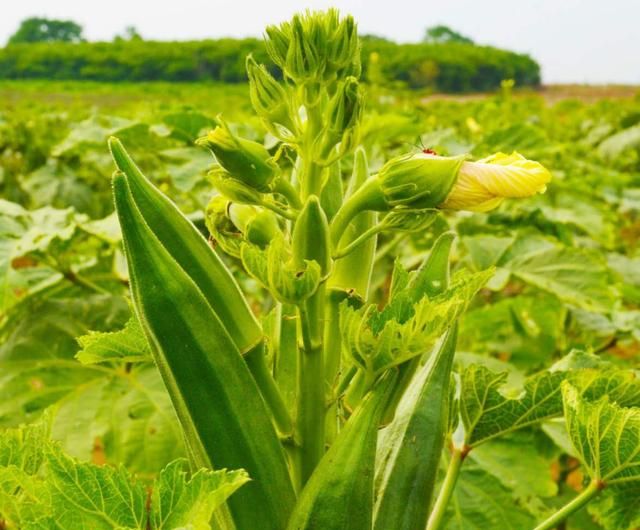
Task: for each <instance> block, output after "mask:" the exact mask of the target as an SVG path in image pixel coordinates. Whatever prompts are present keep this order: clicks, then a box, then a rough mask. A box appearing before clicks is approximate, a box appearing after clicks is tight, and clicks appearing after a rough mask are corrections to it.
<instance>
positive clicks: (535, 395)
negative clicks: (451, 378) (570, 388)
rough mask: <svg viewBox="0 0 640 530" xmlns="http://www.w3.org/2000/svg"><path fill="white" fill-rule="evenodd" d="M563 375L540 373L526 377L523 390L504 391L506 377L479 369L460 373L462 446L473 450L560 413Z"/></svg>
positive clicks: (478, 367)
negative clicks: (463, 435)
mask: <svg viewBox="0 0 640 530" xmlns="http://www.w3.org/2000/svg"><path fill="white" fill-rule="evenodd" d="M565 377H566V374H565V373H564V372H546V371H545V372H542V373H540V374H537V375H534V376H531V377H528V378H527V379H526V380H525V383H524V388H523V389H518V388H511V389H508V388H507V385H506V383H507V373H506V372H500V373H496V372H492V371H491V370H489V369H488V368H485V367H484V366H480V365H472V366H469V367H467V368H466V369H465V370H464V372H463V373H462V390H461V398H460V414H461V417H462V422H463V424H464V429H465V444H466V445H468V446H470V447H474V446H477V445H480V444H481V443H482V442H485V441H487V440H490V439H492V438H495V437H497V436H500V435H501V434H504V433H506V432H510V431H513V430H516V429H519V428H522V427H525V426H527V425H531V424H533V423H536V422H538V421H541V420H543V419H547V418H550V417H554V416H558V415H559V414H561V413H562V398H561V394H560V383H561V382H562V381H564V379H565Z"/></svg>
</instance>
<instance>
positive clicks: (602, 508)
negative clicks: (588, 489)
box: [588, 482, 640, 530]
mask: <svg viewBox="0 0 640 530" xmlns="http://www.w3.org/2000/svg"><path fill="white" fill-rule="evenodd" d="M588 510H589V512H590V513H591V514H593V516H594V518H595V519H596V521H598V522H599V523H600V524H601V525H602V526H603V527H604V528H605V529H606V530H634V529H636V528H638V527H640V482H632V483H630V484H622V485H619V486H611V487H610V488H607V489H605V490H604V491H603V492H602V494H601V495H600V496H599V497H597V498H596V499H594V500H593V501H591V502H590V503H589V508H588Z"/></svg>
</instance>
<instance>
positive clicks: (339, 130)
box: [319, 77, 363, 158]
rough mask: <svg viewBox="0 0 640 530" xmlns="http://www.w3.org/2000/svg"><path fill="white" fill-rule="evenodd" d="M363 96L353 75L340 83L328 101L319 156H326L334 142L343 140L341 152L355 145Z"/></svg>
mask: <svg viewBox="0 0 640 530" xmlns="http://www.w3.org/2000/svg"><path fill="white" fill-rule="evenodd" d="M362 108H363V96H362V92H361V90H360V85H359V84H358V80H357V79H356V78H355V77H348V78H347V79H346V80H345V82H344V83H341V84H340V85H339V87H338V90H336V93H335V94H334V96H333V97H332V98H331V101H330V102H329V107H328V109H327V120H326V123H327V126H326V129H325V131H324V133H323V135H322V140H321V142H320V144H319V146H320V158H326V156H327V155H328V153H329V152H330V151H331V150H332V149H333V147H335V145H336V144H338V143H340V142H344V143H345V145H344V146H343V147H344V149H342V151H343V153H346V152H348V150H350V148H351V147H355V144H357V140H358V132H359V129H358V126H359V124H360V119H361V117H362Z"/></svg>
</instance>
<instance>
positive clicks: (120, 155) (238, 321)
mask: <svg viewBox="0 0 640 530" xmlns="http://www.w3.org/2000/svg"><path fill="white" fill-rule="evenodd" d="M109 148H110V149H111V154H112V156H113V159H114V160H115V162H116V165H117V166H118V169H119V170H120V171H122V173H124V175H125V176H126V178H127V182H128V183H129V189H130V190H131V195H132V197H133V200H134V201H135V203H136V206H137V207H138V209H139V210H140V214H141V215H142V217H143V218H144V220H145V222H146V223H147V225H148V226H149V228H150V229H151V231H152V232H153V233H154V234H155V235H156V237H157V238H158V239H159V240H160V242H161V243H162V246H164V247H165V248H166V249H167V251H168V253H169V254H170V255H171V257H172V258H173V259H175V260H176V261H177V262H178V264H179V265H180V267H182V268H183V269H184V270H185V271H186V273H187V274H188V275H189V276H190V277H191V278H192V279H193V281H194V282H195V283H196V285H197V286H198V288H199V289H200V291H201V292H202V294H203V295H204V297H205V298H206V299H207V301H208V302H209V305H210V306H211V307H212V308H213V310H214V311H215V312H216V314H217V315H218V317H219V318H220V321H221V322H222V323H223V325H224V327H225V328H226V330H227V331H228V332H229V335H231V337H233V340H234V341H235V344H236V346H237V347H238V349H239V350H240V352H241V353H245V352H247V351H249V350H250V349H251V348H253V347H254V346H256V345H257V344H258V343H259V342H260V341H261V340H262V338H263V334H262V328H261V327H260V324H259V323H258V321H257V319H256V317H255V316H254V315H253V313H252V312H251V309H250V308H249V305H248V304H247V301H246V300H245V297H244V296H243V294H242V292H241V291H240V288H239V287H238V284H237V282H236V281H235V279H234V277H233V275H232V274H231V272H230V271H229V269H228V268H227V267H226V266H225V264H224V263H223V262H222V260H221V259H220V258H219V257H218V255H217V254H216V253H215V252H214V251H213V250H212V249H211V247H210V246H209V245H208V243H207V241H206V239H205V238H204V237H203V236H202V234H201V233H200V232H199V231H198V230H197V229H196V228H195V227H194V226H193V224H192V223H191V222H190V221H189V220H188V219H187V218H186V217H185V216H184V215H183V214H182V212H181V211H180V210H179V209H178V207H177V206H176V205H175V204H174V203H173V202H172V201H171V200H170V199H169V198H168V197H166V196H165V195H164V194H163V193H162V192H161V191H160V190H159V189H158V188H156V187H155V186H154V185H153V184H152V183H151V182H150V181H149V180H148V179H147V178H146V177H145V176H144V175H143V174H142V172H141V171H140V170H139V169H138V167H137V166H136V164H135V162H134V161H133V160H132V159H131V157H130V156H129V154H128V153H127V152H126V150H125V149H124V147H123V145H122V144H121V143H120V141H119V140H118V139H117V138H110V139H109Z"/></svg>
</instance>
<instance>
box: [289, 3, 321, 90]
mask: <svg viewBox="0 0 640 530" xmlns="http://www.w3.org/2000/svg"><path fill="white" fill-rule="evenodd" d="M310 19H311V17H310V16H307V17H305V18H304V19H303V17H301V16H300V15H295V16H294V17H293V20H292V21H291V44H290V46H289V50H288V51H287V62H286V65H285V71H286V73H287V75H288V76H289V77H291V78H292V79H294V80H296V81H298V82H301V81H308V80H313V79H318V78H319V77H320V76H321V75H322V66H323V65H322V62H321V61H320V57H319V52H318V50H317V49H316V47H315V46H314V42H313V30H314V27H313V21H312V20H310ZM305 26H310V27H309V28H307V27H305ZM309 30H311V31H309Z"/></svg>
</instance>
